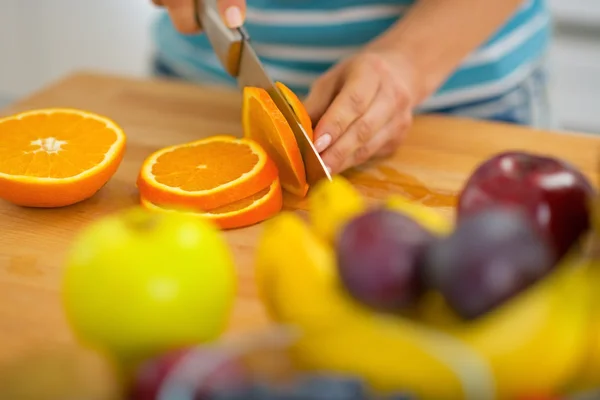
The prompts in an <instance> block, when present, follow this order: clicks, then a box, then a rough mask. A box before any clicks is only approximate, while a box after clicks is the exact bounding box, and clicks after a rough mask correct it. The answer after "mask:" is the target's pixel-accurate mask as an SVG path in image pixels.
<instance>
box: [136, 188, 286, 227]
mask: <svg viewBox="0 0 600 400" xmlns="http://www.w3.org/2000/svg"><path fill="white" fill-rule="evenodd" d="M140 203H141V204H142V206H143V207H145V208H146V209H148V210H151V211H156V212H183V213H185V214H189V215H193V216H197V217H199V218H206V219H209V220H211V221H213V222H214V223H215V224H217V225H218V226H219V227H220V228H221V229H235V228H242V227H246V226H250V225H254V224H257V223H259V222H262V221H264V220H266V219H268V218H271V217H272V216H274V215H275V214H277V213H278V212H279V211H281V208H282V207H283V196H282V192H281V185H280V182H279V179H278V178H276V179H275V180H274V181H273V182H272V183H271V185H270V186H269V187H267V188H265V189H263V190H261V191H259V192H258V193H255V194H253V195H251V196H248V197H246V198H244V199H242V200H238V201H236V202H233V203H231V204H228V205H225V206H222V207H219V208H216V209H213V210H211V211H209V212H190V211H179V210H178V209H179V207H173V206H171V207H163V206H160V205H157V204H155V203H152V202H151V201H148V200H147V199H145V198H143V197H142V198H141V199H140ZM183 209H184V207H181V210H183Z"/></svg>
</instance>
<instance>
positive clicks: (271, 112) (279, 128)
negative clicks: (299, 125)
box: [242, 87, 308, 197]
mask: <svg viewBox="0 0 600 400" xmlns="http://www.w3.org/2000/svg"><path fill="white" fill-rule="evenodd" d="M242 127H243V130H244V136H245V137H247V138H249V139H252V140H255V141H256V142H258V143H259V144H260V145H261V146H262V147H263V148H264V149H265V151H266V152H267V153H268V154H269V156H270V157H271V158H272V159H273V161H275V164H277V169H278V170H279V177H280V179H281V186H282V187H283V188H284V189H285V190H287V191H288V192H290V193H292V194H294V195H296V196H299V197H305V196H306V193H307V191H308V185H307V183H306V171H305V170H304V162H303V161H302V155H301V154H300V149H299V148H298V143H297V142H296V138H295V137H294V133H293V132H292V129H291V128H290V126H289V125H288V123H287V121H286V119H285V117H284V116H283V114H282V113H281V111H279V109H278V108H277V106H276V105H275V102H274V101H273V99H271V96H269V94H268V93H267V91H266V90H264V89H262V88H256V87H245V88H244V98H243V104H242Z"/></svg>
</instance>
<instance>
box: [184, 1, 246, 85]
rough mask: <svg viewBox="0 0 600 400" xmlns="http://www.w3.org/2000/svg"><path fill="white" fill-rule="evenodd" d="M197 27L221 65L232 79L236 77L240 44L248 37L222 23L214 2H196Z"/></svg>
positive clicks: (240, 49)
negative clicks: (206, 38)
mask: <svg viewBox="0 0 600 400" xmlns="http://www.w3.org/2000/svg"><path fill="white" fill-rule="evenodd" d="M195 4H196V18H197V22H198V25H199V26H200V27H201V28H202V30H203V32H204V34H205V35H207V37H208V40H209V41H210V44H211V46H212V48H213V50H214V52H215V53H216V55H217V57H218V58H219V60H220V61H221V64H222V65H223V67H224V68H225V70H226V71H227V73H229V75H231V76H232V77H234V78H235V77H237V76H238V73H239V67H240V58H241V54H242V44H243V42H244V40H248V39H249V36H248V34H247V33H246V31H245V30H244V29H243V28H239V29H231V28H229V27H228V26H227V25H225V23H224V22H223V20H222V18H221V16H220V15H219V12H218V11H217V4H216V2H215V0H196V1H195Z"/></svg>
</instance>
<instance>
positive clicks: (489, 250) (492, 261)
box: [424, 207, 554, 319]
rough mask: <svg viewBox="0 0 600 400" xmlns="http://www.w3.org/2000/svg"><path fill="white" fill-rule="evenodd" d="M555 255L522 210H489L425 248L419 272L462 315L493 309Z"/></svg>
mask: <svg viewBox="0 0 600 400" xmlns="http://www.w3.org/2000/svg"><path fill="white" fill-rule="evenodd" d="M553 264H554V257H553V255H552V251H551V249H550V248H549V246H548V244H547V242H546V241H545V240H544V239H543V238H542V236H541V235H540V234H539V232H538V231H537V230H536V229H535V227H534V226H533V224H532V223H531V220H530V219H529V218H528V217H527V216H526V215H525V213H524V212H522V211H520V210H517V209H512V208H502V207H495V208H488V209H485V210H483V211H481V212H479V213H476V214H472V215H469V216H468V217H465V218H464V219H463V220H462V221H461V222H460V223H459V224H458V226H457V227H456V229H455V231H454V232H453V233H452V234H450V235H449V236H447V237H445V238H440V239H438V240H436V241H435V242H433V243H432V244H431V245H429V246H428V247H427V250H426V251H425V256H424V275H425V281H426V282H427V284H428V285H429V286H430V287H432V288H435V289H437V290H438V291H439V292H441V294H442V295H443V296H444V298H445V299H446V302H447V303H448V305H449V306H450V307H451V308H452V309H454V310H455V311H456V313H457V314H458V315H460V316H461V317H463V318H465V319H473V318H477V317H479V316H481V315H482V314H484V313H486V312H488V311H490V310H492V309H494V308H495V307H497V306H498V305H500V304H502V303H504V302H505V301H507V300H508V299H510V298H512V297H513V296H515V295H517V294H518V293H520V292H522V291H523V290H525V289H526V288H528V287H529V286H530V285H532V284H533V283H535V282H536V281H538V280H540V279H541V278H543V277H544V276H546V275H547V274H548V273H549V271H551V270H552V268H553Z"/></svg>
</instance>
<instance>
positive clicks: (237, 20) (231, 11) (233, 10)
mask: <svg viewBox="0 0 600 400" xmlns="http://www.w3.org/2000/svg"><path fill="white" fill-rule="evenodd" d="M225 22H226V23H227V25H228V26H229V27H230V28H232V29H233V28H239V27H240V26H242V25H243V24H244V19H243V18H242V11H241V10H240V8H239V7H237V6H231V7H229V8H228V9H226V10H225Z"/></svg>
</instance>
